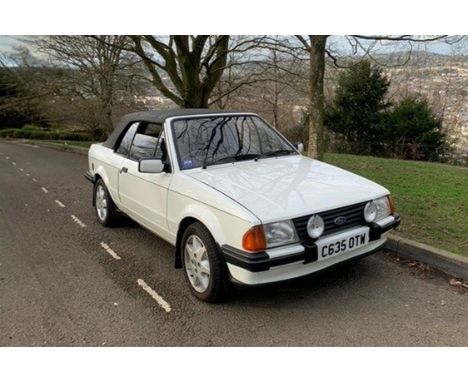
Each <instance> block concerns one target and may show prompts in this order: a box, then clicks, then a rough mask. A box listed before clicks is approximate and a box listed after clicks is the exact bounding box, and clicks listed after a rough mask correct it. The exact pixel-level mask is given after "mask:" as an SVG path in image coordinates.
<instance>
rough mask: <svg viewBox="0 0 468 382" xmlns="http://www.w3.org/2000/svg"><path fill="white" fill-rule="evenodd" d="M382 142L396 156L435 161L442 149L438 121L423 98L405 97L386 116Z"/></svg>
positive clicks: (443, 139)
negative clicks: (387, 144) (383, 140)
mask: <svg viewBox="0 0 468 382" xmlns="http://www.w3.org/2000/svg"><path fill="white" fill-rule="evenodd" d="M385 125H386V129H385V134H386V137H385V138H386V141H387V142H390V144H391V151H392V153H394V154H395V155H396V156H398V157H399V158H407V159H420V160H437V159H439V157H440V154H442V153H443V152H444V149H445V148H446V144H445V135H444V134H443V133H442V132H441V128H442V121H441V119H440V118H438V117H437V116H435V115H434V113H433V112H432V110H431V108H430V107H429V104H428V103H427V100H426V99H424V98H416V97H411V96H410V97H405V98H403V99H402V100H401V101H400V102H399V103H398V104H397V105H395V107H394V108H393V109H392V110H391V111H390V112H388V113H387V115H386V122H385Z"/></svg>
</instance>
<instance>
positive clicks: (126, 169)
mask: <svg viewBox="0 0 468 382" xmlns="http://www.w3.org/2000/svg"><path fill="white" fill-rule="evenodd" d="M127 171H128V168H127V167H122V168H121V169H120V173H121V174H122V173H123V172H125V173H126V172H127Z"/></svg>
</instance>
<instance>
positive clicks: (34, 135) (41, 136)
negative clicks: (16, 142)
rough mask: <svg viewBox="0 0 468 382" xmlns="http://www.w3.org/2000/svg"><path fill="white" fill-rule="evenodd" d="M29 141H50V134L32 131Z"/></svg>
mask: <svg viewBox="0 0 468 382" xmlns="http://www.w3.org/2000/svg"><path fill="white" fill-rule="evenodd" d="M29 138H31V139H52V134H51V133H50V132H48V131H32V132H31V135H30V137H29Z"/></svg>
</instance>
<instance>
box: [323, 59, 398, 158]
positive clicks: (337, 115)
mask: <svg viewBox="0 0 468 382" xmlns="http://www.w3.org/2000/svg"><path fill="white" fill-rule="evenodd" d="M389 85H390V81H389V80H388V79H387V78H386V77H385V76H384V75H383V73H382V70H381V69H380V68H377V67H374V66H372V65H371V64H370V62H369V61H361V62H359V63H357V64H355V65H353V66H352V67H351V68H350V69H348V70H347V71H344V72H342V73H341V74H340V75H339V78H338V87H337V89H336V94H335V97H334V99H333V102H332V103H331V104H328V105H326V107H325V112H324V123H325V125H326V126H327V128H328V129H329V130H331V131H333V132H336V133H339V134H340V135H342V136H343V137H344V138H345V139H346V141H347V142H350V143H352V147H353V149H354V152H355V153H377V152H378V151H379V150H380V145H379V143H380V142H381V139H382V134H383V131H384V112H385V111H386V110H387V108H388V106H389V104H388V103H387V102H386V100H385V95H386V94H387V91H388V87H389ZM369 142H372V143H374V144H373V145H368V143H369Z"/></svg>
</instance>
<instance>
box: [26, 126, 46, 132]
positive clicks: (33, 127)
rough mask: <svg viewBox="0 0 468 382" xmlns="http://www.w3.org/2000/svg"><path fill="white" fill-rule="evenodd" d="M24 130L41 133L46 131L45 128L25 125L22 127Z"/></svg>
mask: <svg viewBox="0 0 468 382" xmlns="http://www.w3.org/2000/svg"><path fill="white" fill-rule="evenodd" d="M22 130H28V131H41V130H44V129H43V128H40V127H38V126H36V125H24V126H23V127H22Z"/></svg>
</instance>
